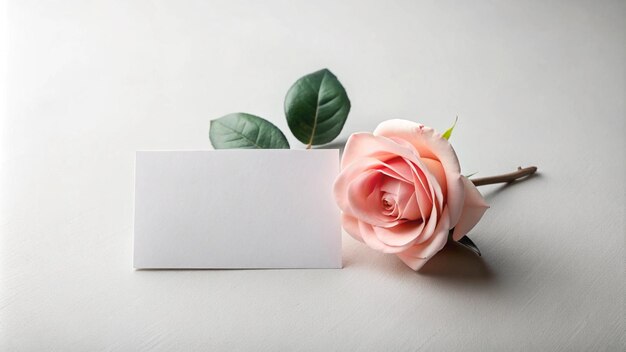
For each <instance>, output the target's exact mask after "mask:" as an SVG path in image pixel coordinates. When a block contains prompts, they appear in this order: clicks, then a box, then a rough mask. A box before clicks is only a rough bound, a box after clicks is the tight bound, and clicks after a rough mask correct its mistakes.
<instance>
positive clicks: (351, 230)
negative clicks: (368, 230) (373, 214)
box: [341, 213, 364, 242]
mask: <svg viewBox="0 0 626 352" xmlns="http://www.w3.org/2000/svg"><path fill="white" fill-rule="evenodd" d="M341 225H342V226H343V229H344V230H346V232H347V233H348V234H349V235H350V236H352V237H354V239H356V240H358V241H361V242H364V241H363V238H362V237H361V232H360V231H359V220H357V219H356V218H355V217H352V216H350V215H346V214H345V213H343V214H341Z"/></svg>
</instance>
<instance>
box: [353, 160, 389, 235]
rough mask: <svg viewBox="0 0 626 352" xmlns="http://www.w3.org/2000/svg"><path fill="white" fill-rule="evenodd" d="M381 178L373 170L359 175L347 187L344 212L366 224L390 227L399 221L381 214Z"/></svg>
mask: <svg viewBox="0 0 626 352" xmlns="http://www.w3.org/2000/svg"><path fill="white" fill-rule="evenodd" d="M382 177H383V176H382V175H381V174H380V173H378V172H377V171H375V170H369V171H366V172H365V173H363V174H361V175H359V176H358V177H357V178H356V179H355V180H354V181H352V182H350V184H349V185H348V204H349V206H348V209H346V210H344V212H346V213H348V215H351V216H354V217H356V218H357V219H359V220H360V221H365V222H367V223H368V224H371V225H376V226H382V227H392V226H396V225H397V224H399V223H400V222H401V221H399V220H397V219H393V218H390V217H389V216H386V215H384V214H383V209H382V207H381V193H380V186H379V182H380V179H381V178H382Z"/></svg>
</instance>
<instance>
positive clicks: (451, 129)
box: [441, 116, 459, 139]
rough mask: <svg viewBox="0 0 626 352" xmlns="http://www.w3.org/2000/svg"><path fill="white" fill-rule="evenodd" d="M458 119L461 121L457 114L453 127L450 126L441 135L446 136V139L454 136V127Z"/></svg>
mask: <svg viewBox="0 0 626 352" xmlns="http://www.w3.org/2000/svg"><path fill="white" fill-rule="evenodd" d="M457 121H459V117H458V116H457V117H456V119H454V123H453V124H452V127H450V128H448V129H447V130H446V131H445V132H444V133H443V134H442V135H441V137H443V138H445V139H450V137H451V136H452V131H453V130H454V127H455V126H456V123H457Z"/></svg>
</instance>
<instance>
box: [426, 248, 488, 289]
mask: <svg viewBox="0 0 626 352" xmlns="http://www.w3.org/2000/svg"><path fill="white" fill-rule="evenodd" d="M418 273H419V274H420V275H424V276H429V277H433V278H438V279H445V280H454V281H459V282H476V283H483V282H490V281H493V280H494V279H495V275H494V273H493V271H491V270H490V269H489V266H488V265H487V263H486V262H485V261H484V259H483V257H479V256H478V255H476V254H474V253H473V252H472V251H470V250H468V249H466V248H463V247H462V246H461V245H459V244H456V243H455V242H452V241H451V242H448V243H447V244H446V246H445V247H444V248H443V250H441V251H440V252H439V253H437V255H435V256H434V257H432V258H431V259H430V260H429V261H428V262H427V263H426V264H425V265H424V266H423V267H422V268H421V269H420V270H419V271H418Z"/></svg>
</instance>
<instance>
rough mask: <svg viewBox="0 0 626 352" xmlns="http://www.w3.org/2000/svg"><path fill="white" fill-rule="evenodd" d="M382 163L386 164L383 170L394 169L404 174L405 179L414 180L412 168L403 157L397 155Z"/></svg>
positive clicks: (397, 172)
mask: <svg viewBox="0 0 626 352" xmlns="http://www.w3.org/2000/svg"><path fill="white" fill-rule="evenodd" d="M381 163H382V164H383V165H384V166H385V168H381V171H382V170H385V169H389V170H392V171H394V172H395V173H396V174H398V175H400V176H402V177H403V178H404V180H405V181H407V182H413V176H412V172H411V168H410V167H409V166H408V165H407V164H406V162H405V161H404V159H403V158H402V157H395V158H393V159H390V160H387V161H386V162H381Z"/></svg>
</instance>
